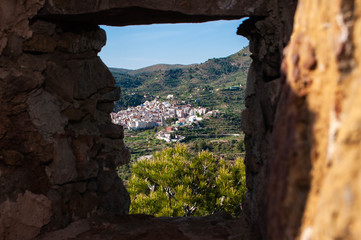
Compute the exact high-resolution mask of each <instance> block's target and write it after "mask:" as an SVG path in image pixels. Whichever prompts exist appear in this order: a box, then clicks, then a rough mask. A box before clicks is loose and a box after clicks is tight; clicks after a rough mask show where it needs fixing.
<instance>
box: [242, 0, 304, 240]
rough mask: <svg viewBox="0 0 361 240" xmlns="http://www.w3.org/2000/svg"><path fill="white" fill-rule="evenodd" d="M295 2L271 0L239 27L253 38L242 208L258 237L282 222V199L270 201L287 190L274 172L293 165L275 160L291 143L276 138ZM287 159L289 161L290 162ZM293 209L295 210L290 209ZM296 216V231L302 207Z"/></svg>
mask: <svg viewBox="0 0 361 240" xmlns="http://www.w3.org/2000/svg"><path fill="white" fill-rule="evenodd" d="M296 5H297V1H296V0H294V1H289V0H277V1H269V2H268V6H267V9H268V12H269V15H268V16H267V17H251V18H250V19H249V20H247V21H245V22H244V23H243V24H242V25H241V26H240V27H239V28H238V32H237V33H238V34H240V35H243V36H246V37H247V38H248V39H249V40H250V51H251V52H252V56H251V57H252V59H253V63H252V65H251V67H250V69H249V72H248V79H247V89H246V101H245V102H246V110H245V111H244V112H243V113H242V130H243V131H244V133H245V145H246V156H245V164H246V182H247V188H248V192H247V193H246V198H245V200H244V202H243V209H244V213H245V215H246V217H247V219H248V221H249V222H250V223H251V226H252V228H253V231H252V232H253V239H270V238H268V234H267V231H268V230H267V229H273V227H274V226H272V225H273V224H276V223H277V222H278V218H277V215H279V214H281V212H280V211H279V208H278V206H277V204H278V202H277V201H272V203H273V204H275V205H274V206H272V204H270V201H271V199H272V197H274V196H276V197H278V196H280V194H282V193H280V192H282V191H284V184H285V182H284V180H283V177H284V176H281V175H276V176H277V177H280V179H277V180H275V181H271V180H270V177H271V176H270V173H271V172H272V171H274V170H275V169H276V170H277V168H281V169H285V171H287V169H288V166H287V165H283V166H281V165H275V164H274V163H273V159H274V157H275V156H276V155H277V154H282V149H279V147H280V146H281V147H282V146H283V147H284V148H289V147H290V146H289V145H288V142H282V143H281V145H280V144H278V143H277V134H278V133H277V131H276V130H275V127H276V125H277V122H278V121H279V120H278V118H280V117H281V118H282V114H279V110H278V106H279V105H280V104H282V99H281V91H282V90H283V85H284V78H283V77H282V76H281V71H280V70H281V68H280V66H281V61H282V57H283V50H284V48H285V47H286V46H287V44H288V42H289V38H290V36H291V33H292V28H293V18H294V12H295V9H296ZM288 130H290V129H287V131H288ZM290 144H291V143H290ZM287 157H288V156H287ZM285 163H286V164H288V162H287V161H286V162H285ZM278 173H280V172H278ZM282 174H283V172H282ZM279 191H280V192H279ZM292 197H294V196H293V195H292ZM298 197H299V196H295V198H298ZM303 197H305V196H303ZM304 201H305V199H299V202H298V203H295V205H294V206H293V207H295V209H297V208H301V207H302V205H303V204H304ZM296 205H297V206H296ZM268 209H270V211H273V210H274V211H275V212H274V215H273V216H274V218H271V219H268V215H267V210H268ZM289 214H290V215H291V213H290V212H289ZM294 215H295V216H290V217H289V218H288V219H287V221H290V222H292V223H290V224H291V225H293V226H294V228H295V229H292V231H297V227H298V226H299V223H300V221H301V217H302V212H297V213H294ZM285 218H287V216H286V217H285ZM276 219H277V220H276ZM279 230H280V231H283V230H282V229H279Z"/></svg>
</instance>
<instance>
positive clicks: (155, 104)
mask: <svg viewBox="0 0 361 240" xmlns="http://www.w3.org/2000/svg"><path fill="white" fill-rule="evenodd" d="M219 113H220V112H219V111H218V110H213V111H209V109H208V108H204V107H196V108H193V107H192V106H191V104H182V105H179V104H177V103H173V102H161V101H158V100H157V99H154V100H153V101H146V102H144V103H143V104H142V105H139V106H137V107H130V108H128V109H126V110H122V111H119V112H117V113H111V118H112V122H113V123H114V124H119V125H122V126H123V127H124V128H127V129H129V130H136V129H147V128H153V127H156V126H165V125H166V120H167V119H174V118H177V119H178V120H177V121H176V124H177V125H178V126H182V125H189V124H192V123H194V122H197V121H201V120H202V119H203V118H202V117H209V116H212V115H217V114H219ZM201 116H202V117H201Z"/></svg>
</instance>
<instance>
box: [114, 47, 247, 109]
mask: <svg viewBox="0 0 361 240" xmlns="http://www.w3.org/2000/svg"><path fill="white" fill-rule="evenodd" d="M250 64H251V58H250V52H249V49H248V47H246V48H244V49H242V50H241V51H239V52H237V53H235V54H233V55H231V56H228V57H225V58H213V59H209V60H208V61H206V62H204V63H202V64H192V65H167V64H158V65H154V66H150V67H147V68H142V69H138V70H126V69H117V68H111V69H110V70H111V71H112V73H113V76H114V78H115V79H116V85H117V86H120V87H121V88H122V92H123V94H122V99H121V100H120V101H118V102H117V103H116V104H115V110H116V111H118V110H120V109H125V108H127V107H128V106H137V105H139V104H141V103H142V102H144V101H145V100H153V99H154V98H155V97H157V96H159V97H160V98H161V99H165V98H166V97H167V95H170V94H172V95H174V96H175V97H176V99H177V100H179V101H186V102H192V103H193V105H200V106H204V107H209V108H211V109H219V110H222V111H228V110H229V111H234V110H235V111H237V112H238V111H240V110H241V109H242V108H243V105H244V102H243V101H244V90H245V84H246V76H247V72H248V68H249V66H250ZM232 87H233V88H232ZM230 88H231V89H230Z"/></svg>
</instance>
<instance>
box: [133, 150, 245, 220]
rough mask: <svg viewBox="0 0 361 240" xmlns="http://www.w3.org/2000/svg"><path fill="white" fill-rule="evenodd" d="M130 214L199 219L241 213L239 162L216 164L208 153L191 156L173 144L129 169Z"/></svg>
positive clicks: (242, 185)
mask: <svg viewBox="0 0 361 240" xmlns="http://www.w3.org/2000/svg"><path fill="white" fill-rule="evenodd" d="M128 191H129V193H130V195H131V199H132V204H131V206H130V213H131V214H137V213H143V214H150V215H155V216H190V215H194V216H202V215H209V214H213V213H215V212H219V211H226V212H228V213H230V214H231V215H233V216H238V215H239V214H240V213H241V209H240V203H241V201H242V199H243V197H244V194H245V192H246V187H245V167H244V164H243V160H242V159H240V158H239V159H236V160H235V161H233V162H230V161H225V160H223V159H221V160H217V159H216V158H214V157H213V155H212V154H211V153H210V152H208V151H202V152H200V153H198V154H197V155H193V154H191V152H190V151H189V150H188V149H187V148H186V146H185V145H182V144H177V145H176V146H175V147H174V148H166V149H164V150H162V151H161V152H157V153H155V154H154V157H153V158H152V159H149V160H141V161H138V162H137V163H135V164H134V165H133V167H132V176H131V178H130V180H129V184H128Z"/></svg>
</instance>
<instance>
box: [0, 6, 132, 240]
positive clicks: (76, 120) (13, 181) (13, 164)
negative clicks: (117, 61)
mask: <svg viewBox="0 0 361 240" xmlns="http://www.w3.org/2000/svg"><path fill="white" fill-rule="evenodd" d="M41 4H42V2H41V1H12V0H11V1H10V0H9V1H5V2H3V1H2V2H1V4H0V16H1V17H0V18H1V21H0V28H1V30H2V31H1V33H0V34H1V48H0V53H1V56H0V112H1V115H0V184H1V187H0V239H7V240H9V239H32V238H33V237H35V236H36V235H37V234H39V232H40V231H48V230H51V229H58V228H61V227H64V226H66V225H68V224H69V223H70V222H72V221H74V220H76V219H79V218H85V217H88V216H90V215H93V214H118V215H122V214H126V213H127V212H128V209H129V204H130V199H129V195H128V193H127V192H126V190H125V188H124V186H123V185H122V182H121V180H120V179H119V178H118V177H117V174H116V172H115V167H116V166H118V165H120V164H124V163H125V162H127V161H128V159H129V155H130V154H129V151H128V150H127V149H126V148H125V147H124V143H123V140H122V138H123V129H122V128H121V127H120V126H116V125H113V124H112V123H111V121H110V118H109V113H110V112H111V111H112V108H113V101H114V100H115V99H117V98H118V97H119V94H120V91H119V89H116V88H115V87H114V79H113V77H112V75H111V73H110V72H109V70H108V69H107V67H106V66H105V65H104V64H103V63H102V62H101V60H100V59H99V57H97V53H98V52H99V51H100V49H101V48H102V46H104V44H105V41H106V36H105V33H104V31H103V30H101V29H99V28H98V27H97V26H96V25H90V24H87V25H82V24H77V23H53V22H47V21H43V20H40V19H33V20H31V21H29V19H30V18H32V17H33V16H34V15H35V14H36V13H37V11H38V10H39V8H40V7H41V6H42V5H41Z"/></svg>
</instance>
